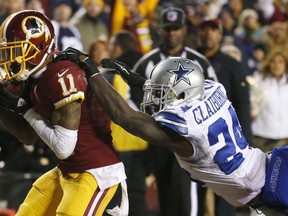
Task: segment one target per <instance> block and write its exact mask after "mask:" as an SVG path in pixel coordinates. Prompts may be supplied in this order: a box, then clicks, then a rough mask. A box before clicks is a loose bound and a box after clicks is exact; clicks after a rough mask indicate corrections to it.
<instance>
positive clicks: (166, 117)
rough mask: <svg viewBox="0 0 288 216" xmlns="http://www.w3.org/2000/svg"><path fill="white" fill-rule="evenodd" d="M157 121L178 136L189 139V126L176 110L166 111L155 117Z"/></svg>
mask: <svg viewBox="0 0 288 216" xmlns="http://www.w3.org/2000/svg"><path fill="white" fill-rule="evenodd" d="M154 118H155V120H156V121H157V122H158V123H159V124H160V125H161V126H163V127H166V128H169V129H170V130H172V131H174V132H176V133H177V134H179V135H181V136H184V137H187V136H188V126H187V122H186V120H185V119H184V118H182V117H181V116H180V115H179V114H178V113H177V110H175V109H164V110H162V111H160V112H159V113H157V114H156V115H155V116H154Z"/></svg>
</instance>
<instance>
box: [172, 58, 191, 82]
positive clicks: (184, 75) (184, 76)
mask: <svg viewBox="0 0 288 216" xmlns="http://www.w3.org/2000/svg"><path fill="white" fill-rule="evenodd" d="M167 71H168V72H169V73H172V74H173V75H174V76H175V80H174V83H173V86H175V85H176V84H177V83H179V82H181V81H184V82H186V83H187V84H188V85H191V83H190V79H189V78H188V75H189V74H190V73H191V72H193V71H194V69H191V68H189V69H188V68H184V66H183V65H182V64H181V62H179V63H178V66H177V69H172V70H167Z"/></svg>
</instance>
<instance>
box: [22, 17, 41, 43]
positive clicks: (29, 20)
mask: <svg viewBox="0 0 288 216" xmlns="http://www.w3.org/2000/svg"><path fill="white" fill-rule="evenodd" d="M22 29H23V32H24V33H25V34H26V37H28V38H26V39H30V38H38V37H41V36H42V35H43V34H45V24H44V22H43V20H41V19H39V18H38V17H35V16H28V17H26V18H25V19H24V20H23V22H22Z"/></svg>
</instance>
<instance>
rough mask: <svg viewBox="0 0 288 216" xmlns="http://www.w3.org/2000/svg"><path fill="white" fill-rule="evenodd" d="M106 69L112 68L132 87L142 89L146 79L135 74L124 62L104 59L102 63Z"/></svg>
mask: <svg viewBox="0 0 288 216" xmlns="http://www.w3.org/2000/svg"><path fill="white" fill-rule="evenodd" d="M100 63H101V64H102V66H103V67H104V68H111V69H114V70H115V71H116V73H118V74H119V75H121V77H122V78H123V79H124V81H125V82H126V83H127V84H128V85H129V86H130V87H138V88H142V87H143V85H144V83H145V81H146V79H145V78H143V77H141V76H140V75H139V74H137V73H134V72H133V71H132V70H131V69H130V68H129V67H128V66H127V65H126V64H124V63H123V62H119V61H116V60H115V59H111V58H104V59H102V60H101V61H100Z"/></svg>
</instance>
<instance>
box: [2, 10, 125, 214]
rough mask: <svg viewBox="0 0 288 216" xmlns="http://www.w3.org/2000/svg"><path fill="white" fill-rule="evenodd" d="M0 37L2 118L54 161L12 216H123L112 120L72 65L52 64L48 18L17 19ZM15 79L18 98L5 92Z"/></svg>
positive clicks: (121, 173)
mask: <svg viewBox="0 0 288 216" xmlns="http://www.w3.org/2000/svg"><path fill="white" fill-rule="evenodd" d="M0 36H1V43H0V54H1V61H0V67H1V68H2V70H1V71H2V73H1V86H0V99H1V102H0V106H1V107H2V109H1V120H2V121H3V123H4V124H5V125H6V127H7V128H8V130H9V131H10V132H11V133H12V134H13V135H15V136H16V137H17V138H18V139H19V140H20V141H22V142H23V143H24V144H26V145H32V144H33V143H35V142H36V141H37V140H38V139H39V138H40V139H42V140H43V141H44V142H45V143H46V144H47V145H48V146H49V147H50V148H51V149H52V150H53V151H54V152H55V154H56V156H57V157H58V158H59V164H58V166H57V167H55V168H54V169H52V170H50V171H49V172H47V173H45V174H44V175H43V176H41V177H40V178H39V179H38V180H36V181H35V182H34V184H33V186H32V188H31V190H30V192H29V193H28V195H27V197H26V199H25V200H24V202H23V203H22V205H21V206H20V208H19V210H18V212H17V215H19V216H20V215H23V216H27V215H56V214H57V215H59V214H61V215H75V216H76V215H77V216H78V215H97V216H102V215H128V199H127V190H126V183H125V179H126V175H125V170H124V165H123V163H122V162H121V160H120V159H119V157H118V154H117V152H116V151H115V149H114V148H113V145H112V138H111V131H110V119H109V118H108V116H107V115H106V114H105V112H104V111H103V110H102V108H101V107H100V106H99V104H98V102H97V100H96V99H95V98H94V97H92V93H91V92H90V91H89V89H88V88H87V80H86V78H85V74H84V72H83V70H82V69H81V68H80V67H79V66H78V65H77V64H75V63H73V62H71V61H58V62H50V60H51V56H54V55H57V50H56V49H55V34H54V29H53V26H52V24H51V22H50V21H49V19H48V18H47V17H46V16H45V15H43V14H41V13H40V12H36V11H29V10H27V11H20V12H17V13H14V14H12V15H11V16H9V17H8V18H7V19H6V20H5V21H4V22H3V24H2V26H1V30H0ZM15 80H16V81H17V82H21V83H23V86H22V91H21V92H19V95H18V96H23V95H24V94H25V98H24V97H23V98H21V100H17V99H15V97H16V98H17V96H15V95H13V94H11V92H8V90H7V89H5V83H8V82H11V81H15ZM27 83H28V84H27ZM31 83H33V84H31ZM27 92H28V94H27ZM29 93H31V94H32V97H31V98H32V99H31V102H30V100H29ZM27 95H28V97H27ZM14 102H15V103H14Z"/></svg>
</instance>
